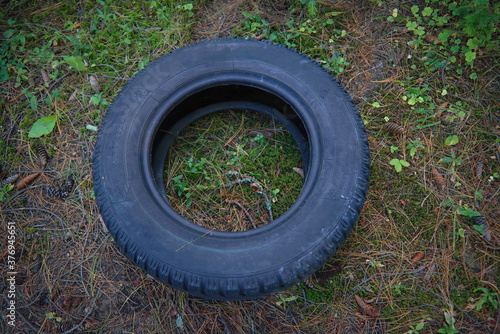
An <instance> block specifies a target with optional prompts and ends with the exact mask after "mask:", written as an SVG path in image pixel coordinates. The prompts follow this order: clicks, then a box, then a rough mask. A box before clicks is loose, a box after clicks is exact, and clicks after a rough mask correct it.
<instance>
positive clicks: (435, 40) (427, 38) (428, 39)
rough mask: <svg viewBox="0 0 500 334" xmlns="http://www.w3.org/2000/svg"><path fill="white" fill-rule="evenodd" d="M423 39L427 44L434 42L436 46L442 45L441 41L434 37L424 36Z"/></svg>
mask: <svg viewBox="0 0 500 334" xmlns="http://www.w3.org/2000/svg"><path fill="white" fill-rule="evenodd" d="M424 39H425V41H426V42H427V43H434V42H435V43H437V44H442V43H443V41H441V40H440V39H439V38H437V37H436V36H434V35H427V36H425V38H424Z"/></svg>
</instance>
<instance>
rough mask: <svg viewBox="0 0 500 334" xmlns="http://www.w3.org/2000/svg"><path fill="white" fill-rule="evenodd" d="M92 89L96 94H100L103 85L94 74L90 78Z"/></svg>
mask: <svg viewBox="0 0 500 334" xmlns="http://www.w3.org/2000/svg"><path fill="white" fill-rule="evenodd" d="M89 83H90V87H92V89H93V90H94V92H96V93H99V92H100V91H101V85H100V84H99V81H98V80H97V77H96V76H95V75H94V74H93V75H91V76H90V78H89Z"/></svg>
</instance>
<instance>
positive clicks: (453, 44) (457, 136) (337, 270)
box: [0, 0, 500, 333]
mask: <svg viewBox="0 0 500 334" xmlns="http://www.w3.org/2000/svg"><path fill="white" fill-rule="evenodd" d="M484 4H486V5H484ZM1 7H2V9H1V10H0V12H1V16H0V32H1V33H2V46H1V49H0V96H1V97H0V107H1V115H2V117H1V119H0V126H1V128H0V129H1V131H0V144H1V145H0V167H1V175H0V176H1V178H2V180H3V184H2V190H1V192H0V196H1V197H0V218H1V229H2V231H1V235H2V240H1V246H0V270H1V272H2V277H3V278H4V280H2V283H1V286H0V289H1V290H0V292H1V293H2V300H1V301H0V305H1V310H2V316H3V318H2V320H0V332H8V333H17V332H22V333H31V332H33V333H35V332H36V333H70V332H104V333H278V332H279V333H385V332H395V333H419V332H420V333H436V332H438V331H439V332H440V333H495V332H499V331H500V325H499V310H498V303H499V295H500V291H499V289H498V286H499V282H500V278H499V275H500V272H499V265H498V263H499V260H500V252H499V251H500V234H499V233H500V225H499V221H500V209H499V208H500V201H499V191H500V187H499V186H500V177H499V174H500V112H499V107H500V97H499V93H498V92H499V91H500V72H499V70H498V69H499V64H500V62H499V61H500V60H499V56H498V49H499V45H498V28H499V23H498V22H499V15H500V8H499V5H498V4H496V3H495V2H494V1H491V6H490V5H489V1H478V0H472V1H456V2H451V1H445V0H441V1H438V0H429V1H413V2H400V1H378V0H372V1H368V0H366V1H356V0H347V1H307V0H302V1H299V0H296V1H292V0H290V1H285V0H280V1H267V0H237V1H228V0H213V1H208V0H207V1H192V2H190V3H187V2H185V1H184V2H180V1H179V2H172V1H144V2H143V1H132V0H130V1H107V0H106V1H105V0H99V1H86V0H81V1H76V0H74V1H68V2H56V1H48V0H47V1H45V0H44V1H29V0H23V1H21V0H19V1H1ZM225 36H248V37H253V38H257V39H266V40H270V41H273V42H279V43H282V44H285V45H287V46H288V47H292V48H295V49H297V50H299V51H300V52H303V53H305V54H307V55H308V56H309V57H311V58H312V59H315V60H317V61H318V62H320V64H321V65H323V66H324V67H325V68H326V69H327V70H329V71H330V72H331V73H332V74H334V75H335V76H336V77H337V78H339V80H340V81H341V82H342V84H343V85H344V86H345V87H346V89H347V90H348V92H349V93H350V94H351V96H352V97H353V100H354V102H355V103H356V105H357V107H358V109H359V111H360V113H361V115H362V117H363V120H364V122H365V125H366V128H367V133H368V137H369V141H370V151H371V160H372V167H371V180H370V188H369V191H368V196H367V200H366V203H365V205H364V208H363V211H362V213H361V216H360V219H359V221H358V224H357V226H356V228H355V230H354V231H353V233H352V234H351V235H350V236H349V238H348V239H347V241H346V243H345V244H344V246H343V247H342V248H341V249H340V250H339V251H338V252H337V253H336V254H335V256H334V257H333V258H332V259H331V260H330V261H329V262H328V263H327V264H325V266H324V267H323V268H322V269H321V270H320V271H319V272H318V273H316V274H315V275H313V276H312V277H311V279H309V280H308V281H307V282H306V283H307V284H306V283H301V284H300V285H297V286H295V287H293V288H292V289H290V290H288V291H284V292H282V293H279V294H276V295H272V296H269V297H267V298H262V299H257V300H252V301H241V302H214V301H205V300H201V299H198V298H194V297H191V296H189V295H186V294H184V293H181V292H178V291H175V290H173V289H171V288H169V287H167V286H165V285H164V284H162V283H160V282H158V281H156V280H155V279H153V278H152V277H151V276H149V275H147V274H146V273H144V272H143V271H142V270H140V269H138V268H137V267H136V266H135V265H134V264H133V263H132V262H130V261H129V260H127V258H126V257H125V256H124V255H123V254H122V253H121V252H120V250H119V249H118V247H117V246H116V244H115V243H114V241H113V239H112V237H111V236H110V235H109V233H108V232H107V229H106V226H105V225H104V223H103V222H102V220H101V219H100V216H99V212H98V210H97V206H96V203H95V198H94V194H93V188H92V176H91V166H92V152H93V148H94V144H95V136H96V130H97V129H98V128H99V125H100V121H101V119H102V116H103V115H104V114H105V112H106V108H107V106H108V104H109V103H110V102H111V101H112V100H113V98H114V97H115V96H116V94H117V93H118V91H119V90H120V88H121V87H123V86H124V85H125V84H126V82H127V81H128V80H129V79H130V78H131V77H132V76H133V75H134V73H135V72H136V71H138V70H140V69H141V68H143V67H144V66H145V65H147V64H148V63H149V62H151V61H154V60H155V59H157V58H158V57H159V56H161V55H163V54H166V53H169V52H170V51H171V50H173V49H175V48H177V47H182V46H184V45H186V44H189V43H192V42H196V41H200V40H203V39H212V38H217V37H225ZM41 122H44V123H41ZM38 173H39V174H38ZM15 175H18V177H17V179H15ZM14 179H15V180H14ZM72 180H73V181H72ZM10 184H12V186H11V185H10ZM277 195H278V196H277V199H278V200H279V199H280V197H279V196H280V194H279V193H278V194H277ZM172 196H173V197H175V193H174V194H173V195H172ZM245 205H246V204H245ZM233 209H234V210H236V211H237V208H236V209H235V208H233ZM239 217H240V219H245V218H244V216H243V215H240V216H239ZM11 282H14V284H11ZM12 302H15V311H12V312H11V309H12V307H11V305H12ZM13 325H15V327H14V326H13Z"/></svg>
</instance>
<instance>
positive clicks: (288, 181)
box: [165, 110, 302, 231]
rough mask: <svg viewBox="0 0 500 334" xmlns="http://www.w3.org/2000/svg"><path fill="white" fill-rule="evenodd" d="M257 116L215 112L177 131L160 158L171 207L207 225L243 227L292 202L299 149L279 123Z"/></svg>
mask: <svg viewBox="0 0 500 334" xmlns="http://www.w3.org/2000/svg"><path fill="white" fill-rule="evenodd" d="M263 116H264V115H261V114H258V113H254V114H251V113H249V112H241V111H239V112H238V111H231V110H230V111H226V112H219V113H216V114H213V115H209V116H205V117H203V118H202V119H200V120H197V121H195V122H194V123H192V124H191V125H190V126H188V127H187V128H186V129H185V130H184V131H183V132H181V133H180V134H179V137H178V138H177V139H176V141H175V142H174V143H173V145H172V148H171V150H170V151H169V155H168V157H167V161H166V163H165V184H166V185H167V186H166V193H167V196H168V197H169V201H170V203H171V205H172V207H173V208H174V209H176V210H177V211H178V212H179V213H181V214H182V215H183V216H184V217H186V218H188V219H190V220H191V221H193V222H194V223H196V224H198V225H200V226H204V227H206V228H209V229H216V230H220V231H244V230H248V229H252V228H255V227H258V226H260V225H263V224H267V223H269V222H270V221H271V220H272V219H276V218H278V217H279V216H281V215H282V214H283V213H284V212H285V211H286V210H287V209H288V208H289V207H290V206H291V205H292V204H293V203H294V202H295V200H296V199H297V197H298V195H299V193H300V190H301V187H302V177H301V176H300V175H299V174H298V173H297V172H295V171H294V170H293V168H299V167H301V165H302V159H301V156H300V152H299V150H298V148H297V145H296V144H295V141H294V139H293V137H292V135H291V134H290V133H288V131H286V129H285V128H284V127H283V126H282V125H281V124H278V123H277V122H276V121H274V120H273V119H271V118H270V117H267V120H265V119H264V117H263Z"/></svg>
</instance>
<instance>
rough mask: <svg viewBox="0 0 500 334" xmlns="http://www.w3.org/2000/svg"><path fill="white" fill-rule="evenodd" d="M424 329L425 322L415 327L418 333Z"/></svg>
mask: <svg viewBox="0 0 500 334" xmlns="http://www.w3.org/2000/svg"><path fill="white" fill-rule="evenodd" d="M422 328H424V323H423V322H421V323H419V324H418V325H416V326H415V329H416V330H417V331H419V330H421V329H422Z"/></svg>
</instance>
